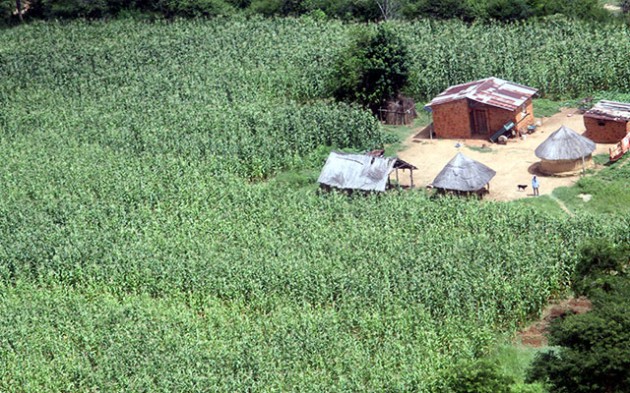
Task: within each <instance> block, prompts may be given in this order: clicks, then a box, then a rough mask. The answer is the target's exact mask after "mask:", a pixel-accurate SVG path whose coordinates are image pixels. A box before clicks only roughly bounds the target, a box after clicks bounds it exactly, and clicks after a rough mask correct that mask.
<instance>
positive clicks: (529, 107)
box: [487, 99, 534, 136]
mask: <svg viewBox="0 0 630 393" xmlns="http://www.w3.org/2000/svg"><path fill="white" fill-rule="evenodd" d="M487 108H488V123H489V124H490V135H492V134H493V133H495V132H497V131H499V129H500V128H501V127H503V126H504V125H505V123H507V122H510V121H511V122H513V123H514V124H516V129H517V130H519V131H521V132H525V131H527V126H531V125H532V124H534V105H533V103H532V100H531V99H529V100H527V101H526V102H525V111H526V113H528V115H527V116H525V115H524V114H523V111H522V109H521V108H520V107H519V108H518V109H516V110H515V111H508V110H506V109H501V108H496V107H492V106H488V107H487ZM488 136H489V135H488Z"/></svg>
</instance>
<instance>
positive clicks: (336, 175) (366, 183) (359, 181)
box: [317, 151, 396, 191]
mask: <svg viewBox="0 0 630 393" xmlns="http://www.w3.org/2000/svg"><path fill="white" fill-rule="evenodd" d="M395 163H396V158H395V157H374V156H367V155H363V154H350V153H340V152H334V151H333V152H331V153H330V155H329V156H328V159H327V160H326V164H325V165H324V168H323V169H322V172H321V174H320V175H319V179H317V181H318V182H319V183H320V184H325V185H327V186H330V187H335V188H340V189H350V190H363V191H385V186H386V185H387V178H388V177H389V174H390V173H391V171H392V170H393V168H394V164H395Z"/></svg>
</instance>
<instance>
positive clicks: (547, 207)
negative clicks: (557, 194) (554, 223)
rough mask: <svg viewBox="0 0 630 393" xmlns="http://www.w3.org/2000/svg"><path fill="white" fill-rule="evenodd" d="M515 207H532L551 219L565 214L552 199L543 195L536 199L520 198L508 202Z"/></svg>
mask: <svg viewBox="0 0 630 393" xmlns="http://www.w3.org/2000/svg"><path fill="white" fill-rule="evenodd" d="M510 203H512V204H515V205H522V206H527V207H534V208H535V209H536V210H537V211H540V212H544V213H547V214H549V215H551V216H553V217H564V216H566V214H567V213H566V212H565V211H564V210H562V208H560V206H559V205H558V203H557V202H556V201H554V200H553V198H551V197H549V196H547V195H543V196H540V197H537V198H521V199H517V200H514V201H512V202H510Z"/></svg>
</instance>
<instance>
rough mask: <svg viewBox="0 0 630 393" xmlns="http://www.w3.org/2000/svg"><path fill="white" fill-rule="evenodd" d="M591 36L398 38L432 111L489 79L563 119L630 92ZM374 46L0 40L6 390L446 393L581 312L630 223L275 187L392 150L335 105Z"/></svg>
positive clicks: (480, 31)
mask: <svg viewBox="0 0 630 393" xmlns="http://www.w3.org/2000/svg"><path fill="white" fill-rule="evenodd" d="M588 26H589V25H588V24H581V23H576V22H566V21H562V20H557V21H556V22H555V23H551V24H548V25H543V24H526V23H524V24H517V25H514V26H511V27H499V26H498V25H496V26H495V25H492V26H490V27H487V26H480V25H473V26H472V27H470V28H466V27H465V26H464V25H463V24H460V23H455V22H452V23H451V22H449V23H444V24H443V25H438V24H433V23H430V22H422V21H421V22H415V23H400V24H399V25H396V28H397V29H399V30H400V32H401V33H403V34H404V35H405V37H406V39H407V40H409V42H410V47H411V48H412V54H413V59H414V64H415V66H414V75H413V76H412V80H413V82H412V87H411V88H410V92H409V93H410V94H413V95H414V96H415V97H417V98H418V99H422V98H423V97H424V98H426V97H428V96H430V95H431V94H434V93H435V92H437V91H440V90H441V89H443V88H444V87H445V86H446V85H448V84H451V83H455V82H460V81H462V80H465V79H472V78H476V77H480V76H484V75H485V74H494V75H496V76H500V77H505V78H511V79H514V80H517V81H520V82H522V83H528V84H531V85H534V86H539V87H540V88H541V89H543V90H544V91H545V92H546V93H548V94H550V95H553V94H557V95H567V96H571V95H577V94H581V93H586V92H587V91H588V89H589V88H594V89H611V88H613V87H617V88H619V89H621V90H623V89H625V90H628V89H629V88H630V86H629V85H628V83H630V75H629V74H628V72H630V58H628V57H627V56H626V55H625V54H627V53H628V52H630V41H626V40H624V38H626V37H627V36H628V33H629V32H628V30H627V29H626V30H623V29H619V28H616V29H607V28H603V29H602V30H595V29H589V28H588ZM353 28H358V27H357V26H354V25H344V24H341V23H336V22H326V23H322V22H315V21H313V20H311V19H309V18H303V19H283V20H259V19H255V18H254V19H252V20H246V19H244V18H235V19H228V18H225V19H221V18H219V19H216V20H213V21H175V22H169V23H167V22H157V23H143V22H137V21H131V20H121V21H109V22H90V23H88V22H72V23H65V24H60V23H54V22H47V23H33V24H31V25H27V26H20V27H18V28H14V29H11V30H3V31H1V32H0V35H1V36H2V37H1V38H2V40H1V41H2V43H3V44H2V46H0V79H1V80H2V82H1V83H0V103H1V104H2V105H1V107H2V110H1V111H0V127H1V128H0V162H1V164H0V165H1V166H0V168H2V169H1V170H0V244H1V247H0V315H2V316H3V317H2V318H0V364H1V365H2V367H0V391H3V392H5V391H6V392H25V391H26V392H62V391H68V392H70V391H72V392H75V391H104V392H110V391H151V392H173V391H182V392H200V391H217V392H224V391H253V392H270V391H384V390H388V391H422V392H426V391H428V392H438V391H440V389H441V388H443V386H442V384H443V376H444V375H446V374H448V373H449V372H450V371H452V368H453V367H454V366H453V365H454V364H456V362H457V361H458V360H461V359H468V358H471V357H474V356H477V355H480V354H483V353H485V352H486V351H488V350H489V349H491V348H492V347H493V346H494V345H496V343H497V342H499V341H500V340H502V339H503V338H505V337H509V336H510V335H511V334H512V333H513V332H514V331H516V330H517V329H518V327H519V326H521V324H522V323H523V322H524V321H525V320H526V319H527V318H528V317H530V316H531V315H533V314H536V313H537V312H539V311H540V310H541V308H542V307H543V306H544V305H545V303H546V302H547V300H548V299H549V298H550V297H552V296H554V295H558V294H561V293H562V292H563V291H564V290H565V289H566V285H567V283H568V280H569V277H570V274H571V273H572V271H573V267H574V264H575V262H576V261H577V258H578V249H579V246H580V244H581V243H582V242H583V241H584V240H585V239H590V238H596V237H602V238H606V239H609V240H611V241H614V242H628V241H630V234H629V233H628V231H627V228H628V227H630V216H628V215H621V216H617V217H616V218H615V219H614V220H611V219H610V216H609V215H608V214H607V213H605V212H597V211H596V212H578V213H577V214H575V215H574V216H572V217H569V216H550V215H548V214H547V213H545V212H544V211H540V210H537V209H536V208H535V206H526V205H517V204H510V203H501V202H493V201H490V202H487V203H479V202H477V201H462V200H456V199H448V198H446V199H432V198H430V197H429V196H427V195H425V194H424V193H422V192H392V193H388V194H385V195H379V196H376V195H372V196H354V197H347V196H344V195H340V194H335V193H333V194H324V195H320V194H319V193H317V192H316V185H315V184H314V179H311V178H308V177H307V178H305V179H301V180H300V182H301V183H300V184H296V182H283V181H280V177H277V178H276V177H275V175H277V174H281V175H282V174H283V173H287V172H284V171H292V170H296V171H297V170H300V169H303V168H306V169H310V170H313V169H315V168H318V167H319V166H320V165H321V164H322V163H323V160H324V159H325V156H326V154H327V153H328V151H329V150H330V149H331V148H333V147H334V148H344V149H345V148H347V149H365V148H373V147H375V146H380V145H382V144H383V143H385V142H388V141H391V140H392V139H391V135H389V134H388V133H387V132H384V131H383V130H382V128H381V126H380V125H379V124H378V122H376V121H375V120H374V119H373V118H372V117H371V115H369V114H368V113H366V112H365V111H363V110H361V109H359V108H357V107H354V106H349V105H346V104H338V103H334V102H333V101H332V100H331V99H330V98H329V95H330V93H329V83H330V75H331V72H332V71H331V68H332V66H333V64H334V62H335V59H336V58H337V57H338V56H339V54H340V53H341V51H343V49H344V45H345V44H346V43H347V42H348V40H349V37H350V32H351V30H352V29H353ZM520 34H531V35H530V37H537V41H536V43H535V44H534V43H532V42H531V41H530V40H521V39H516V37H518V36H519V35H520ZM473 37H476V38H477V39H475V40H474V42H475V45H474V47H466V46H467V45H468V42H469V41H470V39H471V38H473ZM578 38H579V39H578ZM567 41H571V42H577V43H578V44H577V45H575V46H574V47H572V48H571V49H568V48H566V42H567ZM611 42H615V43H616V44H615V45H616V47H617V48H618V49H619V50H618V51H605V52H603V51H602V48H605V47H607V46H609V45H610V43H611ZM563 44H565V45H563ZM624 45H626V46H627V47H624ZM468 46H470V45H468ZM465 47H466V48H465ZM497 47H500V48H505V56H500V57H501V59H502V60H501V61H499V62H496V61H492V62H490V61H487V62H484V61H481V60H482V59H484V58H485V57H487V56H488V54H489V53H496V52H495V50H496V48H497ZM623 48H626V49H627V50H624V49H623ZM534 49H535V50H536V51H537V53H539V54H540V56H541V57H538V56H533V57H532V56H531V53H532V51H533V50H534ZM569 53H570V54H571V57H567V56H568V54H569ZM459 56H462V57H461V58H460V57H459ZM466 56H472V58H473V59H477V60H479V61H466V62H464V59H466ZM492 56H493V57H496V55H495V54H493V55H492ZM521 56H523V57H521ZM573 56H581V61H583V62H591V63H590V65H589V66H588V67H586V66H583V65H581V63H580V64H577V63H574V60H572V59H573ZM601 56H608V59H607V61H601ZM542 58H547V59H549V58H553V59H554V61H553V62H550V63H545V62H543V60H542ZM525 59H527V60H528V61H527V63H525V62H524V60H525ZM595 59H599V61H597V62H596V61H595ZM517 65H518V66H517ZM626 168H627V167H626ZM624 173H625V172H624ZM605 176H609V177H615V176H625V174H620V175H617V174H616V172H614V174H613V173H608V172H606V174H605Z"/></svg>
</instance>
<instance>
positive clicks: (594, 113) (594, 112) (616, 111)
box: [584, 100, 630, 122]
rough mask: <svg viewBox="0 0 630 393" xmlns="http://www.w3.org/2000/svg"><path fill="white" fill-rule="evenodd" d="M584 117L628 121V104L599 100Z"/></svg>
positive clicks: (629, 109) (629, 114)
mask: <svg viewBox="0 0 630 393" xmlns="http://www.w3.org/2000/svg"><path fill="white" fill-rule="evenodd" d="M584 116H586V117H592V118H595V119H602V120H613V121H623V122H626V121H630V103H626V102H617V101H607V100H601V101H600V102H598V103H597V104H595V105H594V106H593V107H592V108H591V109H590V110H589V111H587V112H586V113H585V114H584Z"/></svg>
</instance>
